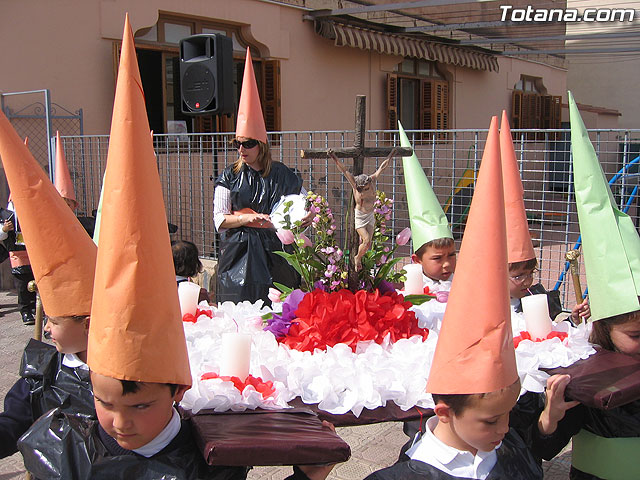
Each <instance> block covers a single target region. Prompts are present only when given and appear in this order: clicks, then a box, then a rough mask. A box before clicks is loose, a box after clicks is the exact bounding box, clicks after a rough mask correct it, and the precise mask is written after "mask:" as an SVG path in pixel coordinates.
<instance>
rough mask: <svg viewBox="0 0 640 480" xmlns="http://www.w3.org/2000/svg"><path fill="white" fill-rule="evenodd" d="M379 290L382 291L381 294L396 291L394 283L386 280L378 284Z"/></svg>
mask: <svg viewBox="0 0 640 480" xmlns="http://www.w3.org/2000/svg"><path fill="white" fill-rule="evenodd" d="M378 290H379V291H380V295H384V294H385V293H389V292H395V291H396V289H395V287H394V286H393V284H392V283H390V282H387V281H386V280H382V281H380V283H379V284H378Z"/></svg>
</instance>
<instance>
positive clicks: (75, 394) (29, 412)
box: [0, 339, 94, 458]
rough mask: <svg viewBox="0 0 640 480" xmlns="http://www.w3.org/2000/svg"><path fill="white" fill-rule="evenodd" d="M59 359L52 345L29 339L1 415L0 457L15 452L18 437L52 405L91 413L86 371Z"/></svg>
mask: <svg viewBox="0 0 640 480" xmlns="http://www.w3.org/2000/svg"><path fill="white" fill-rule="evenodd" d="M62 358H63V355H61V354H60V353H58V351H57V350H56V349H55V347H53V346H52V345H48V344H46V343H42V342H39V341H37V340H33V339H31V340H29V343H28V344H27V346H26V347H25V349H24V353H23V355H22V363H21V365H20V376H21V378H20V379H19V380H18V381H17V382H16V383H15V384H14V385H13V387H11V390H9V393H8V394H7V396H6V397H5V399H4V412H3V413H1V414H0V458H3V457H6V456H8V455H12V454H14V453H15V452H17V451H18V449H17V446H16V443H17V441H18V439H19V438H20V436H21V435H22V434H23V433H25V432H26V431H27V429H28V428H29V427H30V426H31V424H32V423H33V422H34V420H35V419H37V418H38V417H39V416H40V415H42V414H43V413H45V412H47V411H49V410H51V409H53V408H60V409H61V410H63V411H69V412H77V413H80V414H84V415H93V414H94V405H93V392H92V391H91V382H90V379H89V371H88V370H84V369H80V368H69V367H66V366H64V365H62Z"/></svg>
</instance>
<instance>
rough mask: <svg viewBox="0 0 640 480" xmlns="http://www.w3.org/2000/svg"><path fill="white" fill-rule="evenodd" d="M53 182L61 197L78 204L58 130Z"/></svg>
mask: <svg viewBox="0 0 640 480" xmlns="http://www.w3.org/2000/svg"><path fill="white" fill-rule="evenodd" d="M54 184H55V186H56V189H57V190H58V192H60V195H61V196H62V198H68V199H69V200H73V201H74V202H75V203H76V205H77V204H78V201H77V200H76V193H75V191H74V190H73V182H72V181H71V174H70V173H69V167H68V165H67V159H66V158H65V156H64V147H63V146H62V142H61V141H60V132H58V131H56V169H55V179H54Z"/></svg>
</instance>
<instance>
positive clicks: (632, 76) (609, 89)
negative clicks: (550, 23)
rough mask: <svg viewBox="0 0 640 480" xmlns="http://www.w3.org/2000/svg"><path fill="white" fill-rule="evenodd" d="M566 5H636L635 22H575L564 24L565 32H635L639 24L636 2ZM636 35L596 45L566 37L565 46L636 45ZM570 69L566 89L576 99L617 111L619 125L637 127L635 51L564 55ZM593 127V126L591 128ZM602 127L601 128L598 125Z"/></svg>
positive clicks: (579, 0)
mask: <svg viewBox="0 0 640 480" xmlns="http://www.w3.org/2000/svg"><path fill="white" fill-rule="evenodd" d="M568 7H571V8H578V9H579V10H582V9H583V8H588V7H590V8H604V7H612V8H622V9H624V8H635V9H636V14H635V21H634V23H633V25H631V24H630V23H629V22H607V23H604V22H598V23H590V24H585V23H576V24H568V25H567V34H568V35H576V34H584V33H590V32H594V33H609V32H615V33H624V32H632V31H636V32H637V28H638V25H640V13H639V10H638V8H639V4H638V2H627V3H624V2H613V3H612V4H603V2H600V1H595V0H569V1H568ZM637 42H638V40H637V37H635V38H611V39H606V40H601V41H600V42H598V46H597V47H593V43H594V41H593V40H568V41H567V48H571V49H588V48H595V49H602V48H607V47H609V48H611V47H615V46H621V47H630V46H635V47H637ZM567 59H568V60H569V71H568V75H567V85H568V88H569V89H570V90H571V92H572V93H573V96H574V97H575V99H576V102H579V103H583V104H588V105H593V106H596V107H603V108H608V109H614V110H618V111H619V112H620V113H621V114H622V115H621V116H620V118H619V119H618V126H619V127H620V128H640V95H638V93H637V91H638V72H640V57H639V56H638V55H637V51H636V52H629V53H627V54H626V55H621V54H615V53H600V54H596V53H592V54H580V55H567ZM593 128H596V127H593ZM597 128H602V127H597Z"/></svg>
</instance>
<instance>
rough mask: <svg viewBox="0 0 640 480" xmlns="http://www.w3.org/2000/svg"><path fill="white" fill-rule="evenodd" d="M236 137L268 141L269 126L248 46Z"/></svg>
mask: <svg viewBox="0 0 640 480" xmlns="http://www.w3.org/2000/svg"><path fill="white" fill-rule="evenodd" d="M236 137H247V138H253V139H255V140H260V141H261V142H262V143H267V128H266V127H265V125H264V116H263V115H262V107H261V106H260V94H259V93H258V84H257V83H256V76H255V74H254V73H253V62H252V61H251V52H250V51H249V47H247V59H246V61H245V64H244V76H243V77H242V91H241V92H240V102H239V104H238V123H237V124H236Z"/></svg>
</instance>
